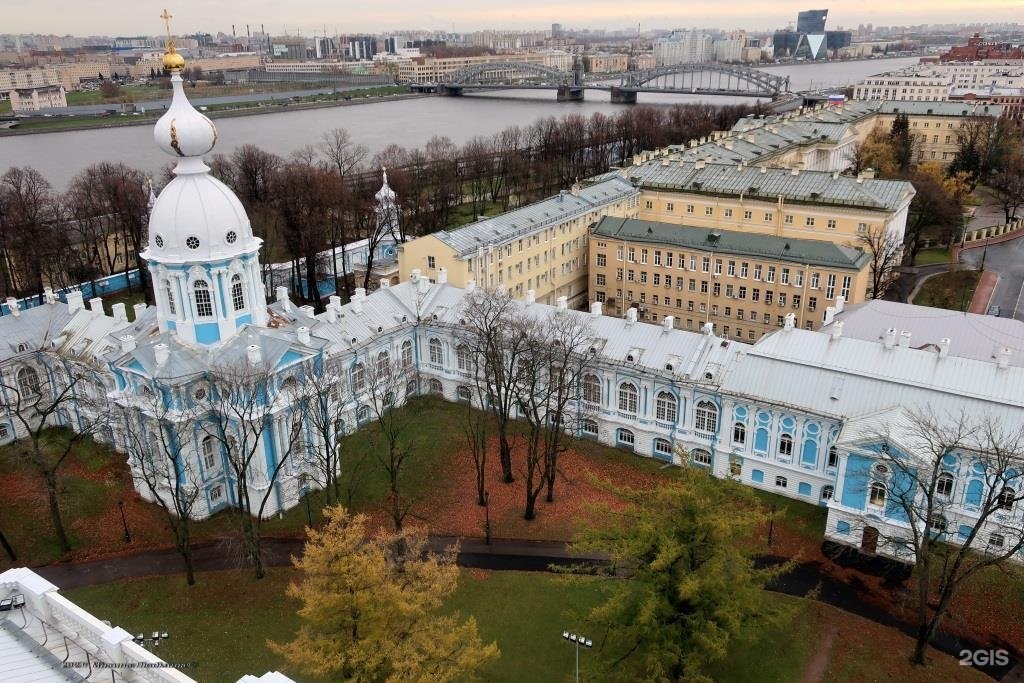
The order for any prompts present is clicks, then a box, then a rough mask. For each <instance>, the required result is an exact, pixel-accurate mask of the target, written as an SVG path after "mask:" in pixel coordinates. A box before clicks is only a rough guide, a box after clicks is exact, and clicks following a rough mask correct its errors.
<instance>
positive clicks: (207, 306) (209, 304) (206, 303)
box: [192, 280, 213, 318]
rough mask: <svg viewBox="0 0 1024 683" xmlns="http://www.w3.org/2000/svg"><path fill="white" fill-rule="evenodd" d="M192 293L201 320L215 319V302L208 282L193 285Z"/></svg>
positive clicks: (202, 281) (196, 282)
mask: <svg viewBox="0 0 1024 683" xmlns="http://www.w3.org/2000/svg"><path fill="white" fill-rule="evenodd" d="M192 292H193V296H194V297H195V302H196V316H197V317H199V318H212V317H213V300H212V299H211V298H210V285H209V283H208V282H207V281H206V280H196V281H195V282H194V283H192Z"/></svg>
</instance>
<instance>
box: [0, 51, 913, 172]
mask: <svg viewBox="0 0 1024 683" xmlns="http://www.w3.org/2000/svg"><path fill="white" fill-rule="evenodd" d="M916 61H917V59H916V58H906V59H890V60H873V61H860V62H833V63H821V64H799V65H792V66H781V67H767V70H770V71H771V72H772V73H777V74H780V75H785V76H789V77H790V87H791V89H793V90H807V89H811V88H817V87H821V86H823V85H845V84H848V83H855V82H857V81H859V80H861V79H863V78H864V77H865V76H869V75H871V74H875V73H879V72H881V71H888V70H890V69H897V68H901V67H903V66H907V65H909V64H913V63H915V62H916ZM639 100H640V103H641V104H654V105H658V104H661V105H668V104H676V103H684V102H695V101H701V100H704V101H715V102H722V103H730V102H742V101H748V102H749V101H750V100H749V99H746V98H722V97H706V98H702V97H700V96H695V95H666V94H654V93H651V94H648V93H640V95H639ZM623 106H624V105H615V104H611V103H610V102H609V95H608V93H607V92H602V91H594V90H591V91H588V92H587V93H586V101H585V102H574V103H561V104H560V103H557V102H556V101H555V94H554V92H549V91H542V90H521V91H519V90H507V91H500V92H499V93H493V94H488V93H482V94H477V95H467V96H465V97H462V98H450V97H425V98H417V99H410V100H400V101H394V102H374V103H372V104H359V105H352V106H343V107H328V108H324V109H307V110H292V111H287V112H281V113H275V114H261V115H255V116H240V117H234V118H222V119H218V120H217V131H218V144H217V150H216V151H217V152H220V153H230V152H231V151H232V150H233V149H235V148H236V147H238V146H240V145H243V144H246V143H254V144H257V145H259V146H260V147H263V148H264V149H267V150H268V151H271V152H274V153H277V154H281V155H287V154H289V153H291V152H292V151H294V150H296V149H298V148H299V147H302V146H304V145H309V144H316V143H317V142H318V141H319V140H320V138H321V136H322V135H323V134H324V133H325V132H326V131H328V130H331V129H333V128H339V127H341V128H346V129H347V130H348V131H349V133H351V135H352V137H353V139H354V140H355V141H357V142H359V143H360V144H362V145H365V146H366V147H367V148H368V149H369V150H370V152H371V154H372V153H374V152H377V151H379V150H381V149H383V148H384V147H386V146H387V145H390V144H392V143H395V144H398V145H402V146H404V147H418V146H421V145H423V144H424V143H426V142H427V140H429V139H430V138H431V137H432V136H434V135H443V136H447V137H449V138H451V139H452V141H453V142H455V143H456V144H461V143H463V142H465V141H467V140H469V139H470V138H472V137H474V136H476V135H489V134H491V133H495V132H497V131H500V130H501V129H503V128H506V127H508V126H511V125H528V124H530V123H532V122H533V121H535V120H537V119H538V118H542V117H545V116H558V115H562V114H568V113H570V112H575V113H581V114H585V115H590V114H592V113H594V112H604V113H606V114H612V113H615V112H618V111H621V109H622V107H623ZM99 161H124V162H125V163H127V164H129V165H131V166H136V167H138V168H141V169H143V170H144V171H146V172H149V173H156V172H158V171H159V169H160V168H161V167H162V166H164V165H165V164H167V163H168V162H170V161H171V158H170V157H168V156H166V155H165V154H163V153H162V152H161V151H160V150H159V148H157V146H156V145H155V144H154V142H153V131H152V125H143V126H125V127H121V128H103V129H95V130H79V131H63V132H54V133H40V134H36V135H22V136H11V137H2V138H0V173H2V172H3V171H6V170H7V168H9V167H11V166H34V167H35V168H36V169H38V170H39V171H40V172H41V173H42V174H43V175H44V176H45V177H46V178H47V179H48V180H49V181H50V182H51V183H52V184H53V186H54V188H56V189H58V190H62V189H64V188H65V187H66V186H67V184H68V182H69V181H70V180H71V178H72V177H73V176H74V175H75V174H76V173H78V172H79V171H80V170H82V169H83V168H85V167H86V166H88V165H89V164H93V163H96V162H99Z"/></svg>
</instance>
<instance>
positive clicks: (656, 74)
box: [409, 61, 789, 104]
mask: <svg viewBox="0 0 1024 683" xmlns="http://www.w3.org/2000/svg"><path fill="white" fill-rule="evenodd" d="M409 87H410V88H411V89H412V90H415V91H419V92H437V93H440V94H442V95H449V96H456V97H457V96H460V95H462V94H463V93H464V92H465V91H466V90H485V89H486V90H503V89H505V90H511V89H516V90H521V89H534V90H555V91H557V93H558V101H560V102H563V101H581V100H583V93H584V91H585V90H605V91H609V92H610V93H611V101H612V102H613V103H617V104H634V103H636V101H637V93H641V92H656V93H677V94H688V95H726V96H731V97H758V98H762V99H772V100H774V99H777V98H779V97H780V96H782V95H784V94H786V93H788V92H789V78H788V77H783V76H776V75H774V74H771V73H769V72H767V71H762V70H760V69H753V68H750V67H748V66H742V65H738V64H718V63H707V64H673V65H670V66H662V67H658V68H655V69H644V70H635V71H627V72H624V73H620V74H587V75H584V74H583V71H582V68H581V65H579V64H577V66H576V68H574V69H573V70H572V71H563V70H561V69H555V68H552V67H549V66H544V65H542V64H535V63H530V62H516V61H507V62H491V63H488V64H474V65H473V66H471V67H468V68H466V69H461V70H459V71H454V72H451V73H449V74H445V75H444V76H443V77H442V78H441V79H439V80H438V81H437V82H434V83H410V84H409Z"/></svg>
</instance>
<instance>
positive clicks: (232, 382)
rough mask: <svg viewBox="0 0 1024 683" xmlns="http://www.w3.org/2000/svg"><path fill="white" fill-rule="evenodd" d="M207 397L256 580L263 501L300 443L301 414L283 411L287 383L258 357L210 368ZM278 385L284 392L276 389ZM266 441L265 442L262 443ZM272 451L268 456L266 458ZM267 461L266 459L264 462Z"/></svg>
mask: <svg viewBox="0 0 1024 683" xmlns="http://www.w3.org/2000/svg"><path fill="white" fill-rule="evenodd" d="M209 383H210V400H209V411H208V412H207V418H206V420H207V421H206V426H207V428H208V430H209V431H210V433H211V434H212V436H213V437H214V438H215V439H216V440H217V441H218V443H219V445H220V447H221V450H222V452H223V455H224V459H225V461H226V462H227V464H228V467H229V468H230V469H231V474H232V477H231V478H232V479H233V481H234V485H235V500H236V505H237V506H238V520H239V523H240V525H241V531H242V545H243V551H244V558H243V559H244V560H245V562H246V563H247V564H248V565H249V566H251V567H252V568H253V569H254V571H255V573H256V578H257V579H262V578H263V576H264V575H265V570H264V567H263V557H262V554H261V539H260V534H261V529H262V525H263V519H264V513H265V511H266V508H267V503H268V502H269V501H270V499H271V498H272V497H273V496H274V494H275V491H276V489H277V484H278V482H279V479H280V478H281V476H282V472H284V467H285V463H287V462H288V459H289V457H291V456H292V455H293V454H294V452H295V451H296V450H297V448H298V446H299V445H300V443H301V419H300V418H301V414H300V413H298V412H297V411H288V410H286V409H285V407H284V406H283V405H281V403H282V402H288V401H290V400H291V393H290V390H289V389H288V386H287V385H288V384H289V383H288V382H286V381H279V378H278V377H277V376H276V375H275V374H274V373H273V372H272V371H271V369H270V368H268V367H267V366H266V364H265V363H264V362H262V361H257V360H256V359H255V358H250V359H249V361H248V362H247V363H245V364H237V365H229V366H222V367H218V368H214V369H213V370H212V371H211V372H210V373H209ZM282 386H283V387H284V389H285V390H284V391H281V390H280V389H281V388H282ZM268 440H269V443H268ZM268 453H272V454H273V457H272V458H269V459H268V457H267V454H268ZM268 460H270V461H268Z"/></svg>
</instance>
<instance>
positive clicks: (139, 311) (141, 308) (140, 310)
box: [132, 304, 148, 320]
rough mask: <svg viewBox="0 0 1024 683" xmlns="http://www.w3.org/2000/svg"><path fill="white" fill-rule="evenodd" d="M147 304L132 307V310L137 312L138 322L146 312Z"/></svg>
mask: <svg viewBox="0 0 1024 683" xmlns="http://www.w3.org/2000/svg"><path fill="white" fill-rule="evenodd" d="M146 308H148V307H147V306H146V304H135V305H134V306H132V310H133V311H135V319H136V320H138V319H139V316H140V315H142V314H143V313H145V312H146Z"/></svg>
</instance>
